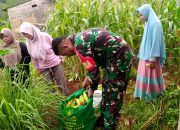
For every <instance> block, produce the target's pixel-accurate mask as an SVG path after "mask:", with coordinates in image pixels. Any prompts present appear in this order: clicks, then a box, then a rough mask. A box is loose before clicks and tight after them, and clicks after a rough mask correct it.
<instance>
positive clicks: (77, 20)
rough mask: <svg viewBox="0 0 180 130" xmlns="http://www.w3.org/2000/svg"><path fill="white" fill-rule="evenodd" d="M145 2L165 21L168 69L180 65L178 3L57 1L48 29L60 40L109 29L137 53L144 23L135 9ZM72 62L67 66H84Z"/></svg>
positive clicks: (167, 0)
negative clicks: (79, 33)
mask: <svg viewBox="0 0 180 130" xmlns="http://www.w3.org/2000/svg"><path fill="white" fill-rule="evenodd" d="M144 3H149V4H150V5H152V7H153V9H154V10H155V12H156V13H157V15H158V16H159V18H160V20H161V22H162V25H163V28H164V37H165V44H166V54H167V57H168V58H167V60H166V66H167V65H172V64H174V63H175V64H176V65H179V64H180V58H179V56H180V48H179V46H180V41H178V37H179V36H178V33H177V32H178V29H179V28H180V7H179V6H177V5H176V1H175V0H141V1H139V0H125V1H124V0H123V1H122V0H101V1H99V0H86V1H85V0H58V1H57V2H56V3H55V4H54V7H53V9H54V11H53V14H52V17H51V19H50V21H49V22H48V24H47V30H48V31H49V32H50V33H51V34H52V36H53V37H58V36H64V35H71V34H73V33H75V32H79V31H81V30H83V29H87V28H93V27H100V28H106V29H108V30H110V31H112V32H115V33H117V34H119V35H121V36H122V37H123V38H124V39H125V40H126V41H127V42H128V43H129V45H130V46H131V48H132V49H133V51H134V52H135V54H137V53H138V49H139V45H140V42H141V39H142V35H143V23H142V22H140V20H139V16H138V13H137V12H136V9H137V7H139V6H141V5H142V4H144ZM73 58H74V57H73ZM71 61H72V62H73V61H75V62H76V64H74V63H72V65H73V66H69V65H68V66H69V68H77V67H75V66H81V64H77V60H75V59H74V60H72V58H71ZM74 65H75V66H74ZM68 66H66V67H68ZM67 70H69V69H67ZM78 71H79V70H78ZM73 72H74V73H76V74H77V75H79V76H82V77H83V76H84V75H85V74H84V73H83V75H81V74H79V72H77V71H76V70H74V71H73ZM83 72H84V71H83Z"/></svg>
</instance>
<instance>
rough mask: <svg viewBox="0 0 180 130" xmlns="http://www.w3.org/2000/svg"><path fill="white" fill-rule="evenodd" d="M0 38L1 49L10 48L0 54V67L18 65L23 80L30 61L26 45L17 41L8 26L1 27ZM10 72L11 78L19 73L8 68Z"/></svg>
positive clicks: (27, 74) (26, 74) (27, 72)
mask: <svg viewBox="0 0 180 130" xmlns="http://www.w3.org/2000/svg"><path fill="white" fill-rule="evenodd" d="M0 38H1V39H2V40H3V45H2V46H1V49H11V51H10V53H9V54H6V55H3V56H1V59H2V63H3V64H2V66H1V67H4V66H5V67H7V68H13V67H16V66H17V65H18V69H20V72H21V73H22V72H23V73H24V74H23V81H25V80H26V78H27V76H29V63H30V61H31V58H30V55H29V53H28V51H27V48H26V45H25V44H24V43H22V42H19V41H17V40H16V39H15V38H14V36H13V33H12V31H11V30H10V29H9V28H3V29H2V30H1V33H0ZM20 64H21V65H20ZM10 72H11V78H12V80H14V76H15V75H16V76H17V74H18V73H19V72H18V73H17V72H15V71H14V70H13V69H10Z"/></svg>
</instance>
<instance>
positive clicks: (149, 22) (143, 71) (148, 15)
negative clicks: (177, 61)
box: [134, 4, 166, 100]
mask: <svg viewBox="0 0 180 130" xmlns="http://www.w3.org/2000/svg"><path fill="white" fill-rule="evenodd" d="M137 11H138V13H139V14H140V19H141V20H143V21H144V22H145V26H144V33H143V38H142V41H141V45H140V50H139V54H138V58H139V65H138V72H137V78H136V86H135V92H134V97H136V98H140V99H148V100H152V99H155V98H157V97H158V96H159V95H160V94H161V93H162V92H163V91H164V89H165V84H164V79H163V77H162V67H163V65H164V63H165V58H166V54H165V46H164V36H163V28H162V25H161V22H160V20H159V19H158V17H157V15H156V14H155V12H154V10H153V9H152V8H151V6H150V5H149V4H145V5H143V6H141V7H140V8H138V9H137Z"/></svg>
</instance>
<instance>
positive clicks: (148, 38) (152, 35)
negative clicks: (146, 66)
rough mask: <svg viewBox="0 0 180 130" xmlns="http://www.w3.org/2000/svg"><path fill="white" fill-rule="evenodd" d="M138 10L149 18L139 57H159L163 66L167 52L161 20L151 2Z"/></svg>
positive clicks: (145, 58)
mask: <svg viewBox="0 0 180 130" xmlns="http://www.w3.org/2000/svg"><path fill="white" fill-rule="evenodd" d="M137 11H138V12H139V13H140V14H142V15H143V16H145V17H146V18H147V21H146V22H145V27H144V34H143V38H142V41H141V46H140V50H139V58H140V59H143V60H149V59H151V58H154V57H159V58H160V64H161V66H163V65H164V63H165V58H166V54H165V46H164V37H163V28H162V25H161V22H160V20H159V19H158V17H157V15H156V14H155V12H154V10H153V9H152V8H151V6H150V5H149V4H144V5H143V6H141V7H140V8H138V9H137Z"/></svg>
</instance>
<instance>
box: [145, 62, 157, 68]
mask: <svg viewBox="0 0 180 130" xmlns="http://www.w3.org/2000/svg"><path fill="white" fill-rule="evenodd" d="M146 66H147V67H148V68H151V69H153V68H154V67H155V62H150V61H149V62H147V63H146Z"/></svg>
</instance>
